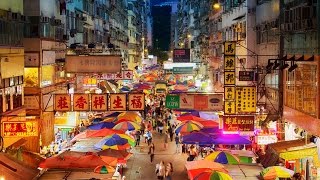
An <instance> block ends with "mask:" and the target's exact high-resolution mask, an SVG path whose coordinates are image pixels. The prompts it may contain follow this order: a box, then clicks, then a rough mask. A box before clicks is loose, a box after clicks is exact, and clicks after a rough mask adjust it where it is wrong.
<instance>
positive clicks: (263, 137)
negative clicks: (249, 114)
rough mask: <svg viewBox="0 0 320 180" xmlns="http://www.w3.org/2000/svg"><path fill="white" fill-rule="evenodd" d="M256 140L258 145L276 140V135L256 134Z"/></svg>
mask: <svg viewBox="0 0 320 180" xmlns="http://www.w3.org/2000/svg"><path fill="white" fill-rule="evenodd" d="M256 142H257V144H258V145H267V144H272V143H276V142H278V138H277V136H276V135H259V136H256Z"/></svg>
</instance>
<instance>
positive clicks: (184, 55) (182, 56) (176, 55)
mask: <svg viewBox="0 0 320 180" xmlns="http://www.w3.org/2000/svg"><path fill="white" fill-rule="evenodd" d="M173 62H175V63H188V62H190V49H174V50H173Z"/></svg>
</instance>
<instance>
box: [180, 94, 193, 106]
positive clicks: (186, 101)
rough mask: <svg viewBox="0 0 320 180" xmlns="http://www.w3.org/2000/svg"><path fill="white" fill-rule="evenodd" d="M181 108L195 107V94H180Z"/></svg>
mask: <svg viewBox="0 0 320 180" xmlns="http://www.w3.org/2000/svg"><path fill="white" fill-rule="evenodd" d="M180 108H181V109H194V96H193V95H188V94H180Z"/></svg>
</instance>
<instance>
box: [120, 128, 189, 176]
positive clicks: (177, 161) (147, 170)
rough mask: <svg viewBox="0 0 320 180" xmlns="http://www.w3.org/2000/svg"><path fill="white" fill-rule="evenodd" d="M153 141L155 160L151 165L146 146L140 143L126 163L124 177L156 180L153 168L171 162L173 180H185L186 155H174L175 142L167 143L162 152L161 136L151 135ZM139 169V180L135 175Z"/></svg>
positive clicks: (157, 134)
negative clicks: (160, 163) (167, 145)
mask: <svg viewBox="0 0 320 180" xmlns="http://www.w3.org/2000/svg"><path fill="white" fill-rule="evenodd" d="M153 139H154V143H155V158H154V161H153V163H151V162H150V156H149V154H148V146H147V144H146V143H144V142H141V145H140V147H136V148H135V149H134V150H133V152H134V156H133V157H131V158H130V160H129V161H128V167H127V168H126V169H125V171H124V175H125V176H126V179H128V180H135V179H144V180H153V179H157V177H156V174H155V166H156V164H157V163H159V162H160V161H161V160H163V161H164V162H165V163H168V162H171V163H172V164H173V171H174V173H173V179H174V180H186V179H187V178H188V177H187V173H186V170H185V167H184V164H185V162H186V159H187V155H186V154H184V155H182V154H176V153H175V150H176V145H175V142H174V141H173V142H169V147H168V149H167V150H164V147H163V136H160V134H159V133H157V132H155V133H153ZM139 167H141V178H140V177H139V175H138V174H136V170H138V169H139Z"/></svg>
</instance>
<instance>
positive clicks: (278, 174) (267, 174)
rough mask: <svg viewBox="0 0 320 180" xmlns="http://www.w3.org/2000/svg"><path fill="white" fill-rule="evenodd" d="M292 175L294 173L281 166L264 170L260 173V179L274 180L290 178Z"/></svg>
mask: <svg viewBox="0 0 320 180" xmlns="http://www.w3.org/2000/svg"><path fill="white" fill-rule="evenodd" d="M293 174H294V171H292V170H290V169H287V168H285V167H282V166H271V167H268V168H266V169H264V170H263V171H261V173H260V175H261V176H262V178H263V179H265V180H274V179H276V178H291V177H292V176H293Z"/></svg>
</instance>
